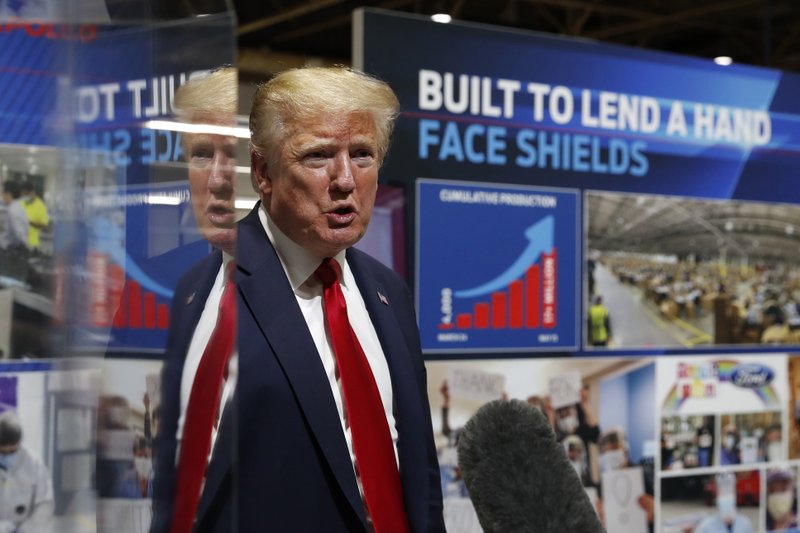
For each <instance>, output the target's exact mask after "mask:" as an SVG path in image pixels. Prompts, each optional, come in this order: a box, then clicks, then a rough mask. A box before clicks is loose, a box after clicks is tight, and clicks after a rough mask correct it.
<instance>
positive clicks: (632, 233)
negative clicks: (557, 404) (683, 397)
mask: <svg viewBox="0 0 800 533" xmlns="http://www.w3.org/2000/svg"><path fill="white" fill-rule="evenodd" d="M585 211H586V220H587V223H588V234H587V250H586V265H585V273H586V274H585V277H586V285H585V286H586V290H587V294H586V298H585V300H586V308H587V313H586V314H587V316H586V323H587V326H586V331H587V339H588V340H589V342H587V346H588V347H598V346H600V347H610V348H624V347H677V348H682V347H683V348H693V347H696V346H697V347H702V346H720V345H754V344H755V345H757V344H770V345H773V344H781V345H797V344H800V269H798V268H797V265H798V259H800V252H798V250H800V231H797V230H798V229H800V207H798V206H796V205H789V204H767V203H756V202H740V201H725V202H721V201H714V200H701V199H695V198H683V197H670V196H656V195H644V194H639V195H632V194H622V193H611V192H587V193H586V194H585ZM598 300H599V302H598ZM598 303H599V304H601V305H602V306H603V309H602V310H600V309H595V307H594V306H596V305H598ZM603 323H606V324H610V325H611V328H612V329H611V331H610V332H603V331H602V324H603ZM597 331H599V332H600V336H601V337H602V339H601V340H603V341H604V342H602V343H600V344H598V343H596V342H593V338H594V337H596V336H597V333H595V332H597ZM606 337H607V339H606Z"/></svg>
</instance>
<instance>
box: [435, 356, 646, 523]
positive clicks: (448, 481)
mask: <svg viewBox="0 0 800 533" xmlns="http://www.w3.org/2000/svg"><path fill="white" fill-rule="evenodd" d="M426 367H427V372H428V396H429V399H430V405H431V418H432V422H433V430H434V438H435V441H436V444H437V450H438V454H439V464H440V474H441V478H442V492H443V494H444V498H445V500H444V501H445V521H446V524H447V526H448V530H452V531H479V530H477V529H474V528H475V527H477V521H476V520H477V517H476V516H475V515H474V510H473V508H472V505H471V503H470V502H469V493H468V491H467V488H466V486H465V484H464V481H463V479H462V477H461V472H460V469H459V465H458V438H459V434H460V432H461V430H462V428H463V427H464V425H465V424H466V423H467V422H468V421H469V420H470V418H471V417H472V415H474V414H475V412H476V411H477V410H478V409H479V408H480V407H481V406H483V405H484V404H486V403H488V402H491V401H493V400H500V399H518V400H524V401H527V402H528V403H530V404H531V405H534V406H536V407H538V408H539V409H541V410H542V412H543V413H544V414H545V415H546V416H547V419H548V422H549V423H550V426H551V427H552V429H553V431H554V434H555V438H556V439H557V441H558V442H559V443H560V444H561V445H562V446H563V448H564V453H565V454H566V455H567V457H568V459H569V461H570V464H571V465H572V467H573V468H574V469H575V471H576V473H578V474H579V478H580V479H581V482H582V484H583V486H584V489H585V490H586V493H587V495H588V497H589V500H590V501H591V502H592V503H593V505H595V506H596V508H597V509H598V510H599V509H603V508H605V509H607V510H609V515H608V516H609V517H610V518H609V519H610V520H616V519H618V518H619V517H620V516H622V515H627V514H633V515H636V516H638V517H639V518H640V519H641V520H642V523H644V524H646V523H647V522H648V520H649V519H650V518H651V517H652V512H651V513H650V515H649V516H648V513H647V512H646V510H645V508H646V507H648V508H649V509H651V511H652V509H653V503H654V499H653V498H654V492H653V491H654V480H655V474H654V468H655V464H656V458H655V455H656V450H657V446H656V433H657V431H658V430H657V428H656V422H655V420H656V418H655V416H654V413H655V404H654V402H653V395H652V390H653V387H654V381H655V364H654V363H653V361H652V360H650V359H643V358H628V359H619V358H602V359H599V358H598V359H565V358H562V359H479V360H475V359H464V360H449V361H429V362H427V364H426ZM609 486H610V487H617V489H607V487H609ZM604 487H606V489H604ZM619 487H628V489H629V490H630V491H634V492H636V497H635V498H633V499H625V500H624V502H622V501H621V500H619V498H617V499H612V500H609V501H606V499H605V498H604V496H605V495H606V494H607V493H608V490H612V492H611V493H610V494H611V495H612V496H613V494H615V492H613V490H622V489H620V488H619ZM628 489H625V490H622V493H627V491H628ZM622 493H620V494H622ZM640 501H641V503H639V502H640ZM604 506H605V507H604Z"/></svg>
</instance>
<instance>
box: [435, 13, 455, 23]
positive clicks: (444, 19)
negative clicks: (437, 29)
mask: <svg viewBox="0 0 800 533" xmlns="http://www.w3.org/2000/svg"><path fill="white" fill-rule="evenodd" d="M431 20H432V21H434V22H441V23H442V24H447V23H448V22H450V21H451V20H453V17H451V16H450V15H448V14H447V13H436V14H435V15H431Z"/></svg>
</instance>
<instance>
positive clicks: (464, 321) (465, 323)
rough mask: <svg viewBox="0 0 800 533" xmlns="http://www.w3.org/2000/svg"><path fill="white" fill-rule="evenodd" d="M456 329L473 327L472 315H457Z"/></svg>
mask: <svg viewBox="0 0 800 533" xmlns="http://www.w3.org/2000/svg"><path fill="white" fill-rule="evenodd" d="M456 327H457V328H458V329H469V328H471V327H472V315H470V314H469V313H459V314H457V315H456Z"/></svg>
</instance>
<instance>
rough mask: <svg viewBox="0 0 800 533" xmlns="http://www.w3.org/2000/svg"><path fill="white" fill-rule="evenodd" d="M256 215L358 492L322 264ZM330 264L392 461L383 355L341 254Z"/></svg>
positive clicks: (392, 430) (391, 428) (394, 439)
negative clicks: (322, 379)
mask: <svg viewBox="0 0 800 533" xmlns="http://www.w3.org/2000/svg"><path fill="white" fill-rule="evenodd" d="M258 215H259V218H260V219H261V224H262V225H263V226H264V230H265V231H266V232H267V237H269V240H270V242H271V243H272V245H273V246H274V247H275V250H276V251H277V252H278V257H279V258H280V261H281V265H283V270H284V271H285V272H286V277H287V278H288V279H289V283H290V284H291V286H292V290H293V291H294V295H295V298H296V299H297V304H298V305H299V306H300V310H301V311H302V313H303V318H305V320H306V324H307V325H308V330H309V332H310V333H311V337H312V338H313V339H314V345H315V346H316V347H317V352H318V353H319V357H320V360H321V362H322V366H323V368H324V369H325V374H326V375H327V376H328V383H329V385H330V388H331V393H332V394H333V399H334V401H335V402H336V409H337V411H338V412H339V421H340V422H341V425H342V431H343V432H344V437H345V440H346V441H347V448H348V450H349V452H350V460H351V461H352V463H353V468H354V471H355V472H356V478H357V480H358V488H359V490H362V488H361V480H360V479H358V469H357V468H356V467H355V465H356V458H355V453H354V451H353V439H352V436H351V433H350V424H349V422H348V420H347V412H346V410H345V404H344V396H343V392H342V383H341V380H340V379H339V373H338V371H337V369H336V358H335V356H334V353H333V348H332V346H331V340H330V337H329V335H328V334H327V333H326V327H325V312H324V310H323V301H322V290H323V288H322V282H321V281H320V280H319V279H318V278H317V276H316V275H315V274H314V272H315V271H316V269H317V267H319V265H320V263H321V262H322V260H321V259H320V258H318V257H315V256H314V255H313V254H311V253H310V252H308V251H307V250H305V249H304V248H302V247H301V246H300V245H298V244H297V243H295V242H294V241H292V240H291V239H290V238H289V237H287V236H286V235H285V234H284V233H283V232H281V230H280V229H279V228H278V227H277V226H276V225H275V223H274V222H273V221H272V220H271V219H270V218H269V215H267V212H266V210H265V209H264V206H263V205H262V206H261V207H260V208H259V210H258ZM334 259H336V261H337V262H338V263H339V265H341V267H342V279H341V280H339V281H340V284H341V287H342V293H343V294H344V299H345V302H346V303H347V316H348V318H349V320H350V325H351V327H352V328H353V331H354V332H355V334H356V337H358V342H359V343H360V344H361V347H362V348H363V350H364V354H365V355H366V356H367V360H368V361H369V365H370V368H371V369H372V374H373V376H374V377H375V383H376V384H377V386H378V391H379V393H380V396H381V401H382V402H383V411H384V413H385V414H386V422H387V423H388V425H389V431H390V433H391V436H392V444H393V446H394V453H395V460H397V428H396V427H395V420H394V414H393V412H392V379H391V375H390V374H389V365H388V364H387V362H386V356H385V354H384V353H383V348H381V343H380V340H379V339H378V334H377V333H376V331H375V326H373V324H372V320H371V319H370V317H369V313H368V312H367V308H366V306H365V304H364V298H363V296H362V294H361V292H360V291H359V288H358V286H357V285H356V280H355V278H353V272H352V271H351V270H350V266H349V265H348V264H347V261H346V260H345V252H344V251H342V252H340V253H338V254H337V255H336V256H335V257H334ZM372 296H374V297H375V298H377V297H378V296H377V295H372ZM362 496H363V491H362Z"/></svg>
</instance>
